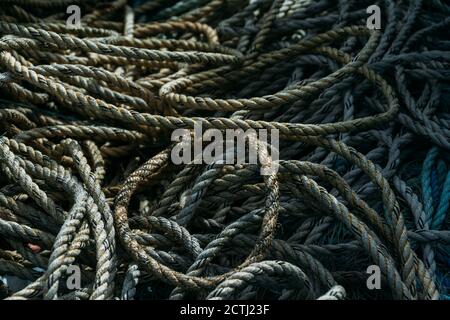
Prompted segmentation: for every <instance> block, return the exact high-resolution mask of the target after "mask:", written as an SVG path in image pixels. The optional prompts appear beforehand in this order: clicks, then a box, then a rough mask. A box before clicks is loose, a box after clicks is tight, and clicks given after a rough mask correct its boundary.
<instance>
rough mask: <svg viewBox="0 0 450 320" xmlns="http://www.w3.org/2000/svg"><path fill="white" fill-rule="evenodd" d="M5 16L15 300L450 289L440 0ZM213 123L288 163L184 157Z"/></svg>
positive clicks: (139, 4)
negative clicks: (185, 140) (265, 144)
mask: <svg viewBox="0 0 450 320" xmlns="http://www.w3.org/2000/svg"><path fill="white" fill-rule="evenodd" d="M374 2H375V4H377V5H379V7H380V8H381V14H382V29H381V30H379V31H376V30H369V29H368V28H367V26H366V20H367V18H368V16H369V15H368V13H367V12H366V8H367V7H368V6H370V5H372V4H374ZM2 4H6V5H2V6H1V9H0V13H1V18H0V33H1V38H0V48H1V49H0V84H1V87H0V90H1V93H2V96H1V100H0V132H1V133H2V136H1V137H0V166H1V175H0V275H1V276H2V278H1V280H2V281H0V298H7V299H125V300H127V299H168V298H170V299H344V298H346V299H439V298H440V299H446V298H447V297H448V296H447V294H448V290H449V288H450V278H449V266H450V247H449V243H450V230H449V226H450V220H449V215H448V211H449V201H450V166H449V165H450V157H449V153H448V150H449V149H450V139H449V137H450V113H449V112H450V106H449V103H448V101H449V99H450V86H449V80H450V77H449V76H450V73H449V69H448V67H449V63H450V39H449V37H448V34H449V33H448V28H449V27H450V17H449V13H450V5H449V4H448V3H446V2H445V1H444V0H427V1H423V0H403V1H395V0H380V1H365V0H339V1H338V0H317V1H311V0H297V1H296V0H256V1H248V0H247V1H244V0H183V1H176V0H153V1H147V2H145V1H135V2H134V3H132V2H131V1H126V0H117V1H88V0H78V1H74V0H55V1H47V0H3V1H2ZM71 4H77V5H79V6H80V8H81V13H82V16H81V26H80V27H78V28H70V27H69V26H67V25H66V19H67V17H68V14H66V8H67V6H69V5H71ZM196 124H201V125H202V127H203V129H219V130H225V129H243V130H246V129H250V128H252V129H270V130H271V129H278V130H279V136H280V148H279V158H280V161H279V170H278V172H277V173H272V174H270V175H267V176H262V175H261V174H260V168H259V166H258V165H247V164H237V165H230V164H224V163H223V162H217V163H214V164H210V165H206V164H203V165H202V164H196V163H190V164H186V165H175V164H174V163H173V162H172V161H171V150H172V148H173V142H172V141H171V134H172V132H173V131H174V130H175V129H179V128H184V129H193V128H194V126H195V125H196ZM371 265H376V266H378V268H379V270H380V271H381V285H380V288H379V289H376V290H370V289H369V287H368V286H367V281H368V277H369V276H370V273H367V270H368V268H369V267H370V266H371ZM77 268H78V270H79V271H80V274H81V279H80V283H79V284H80V285H79V286H75V288H73V287H71V286H70V285H69V284H70V283H71V281H72V280H71V279H72V276H73V275H74V274H76V271H77ZM75 282H76V281H75ZM75 282H74V283H75Z"/></svg>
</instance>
